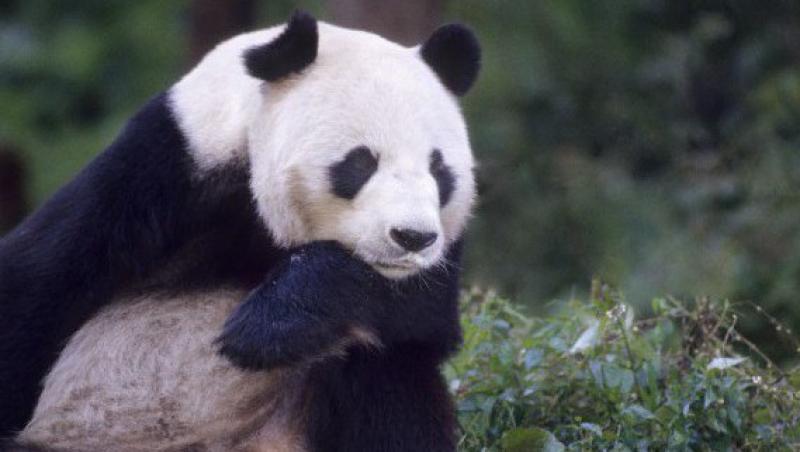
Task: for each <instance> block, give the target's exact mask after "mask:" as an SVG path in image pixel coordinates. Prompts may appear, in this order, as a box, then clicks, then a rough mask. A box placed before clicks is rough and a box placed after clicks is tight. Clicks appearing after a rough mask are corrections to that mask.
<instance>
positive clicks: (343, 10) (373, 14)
mask: <svg viewBox="0 0 800 452" xmlns="http://www.w3.org/2000/svg"><path fill="white" fill-rule="evenodd" d="M444 5H445V0H392V1H385V0H328V1H327V2H326V10H327V12H328V15H329V17H330V18H331V20H332V21H333V22H334V23H335V24H337V25H341V26H344V27H351V28H358V29H361V30H367V31H371V32H373V33H377V34H379V35H381V36H383V37H385V38H387V39H389V40H392V41H395V42H399V43H401V44H405V45H416V44H419V43H421V42H423V41H424V40H425V39H426V38H427V37H428V36H429V35H430V34H431V33H432V32H433V30H434V29H436V27H437V26H438V25H440V24H441V21H442V15H443V13H444Z"/></svg>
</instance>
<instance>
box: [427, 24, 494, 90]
mask: <svg viewBox="0 0 800 452" xmlns="http://www.w3.org/2000/svg"><path fill="white" fill-rule="evenodd" d="M420 54H421V55H422V59H423V60H425V62H426V63H428V65H429V66H430V67H431V68H433V70H434V72H436V75H438V76H439V80H441V81H442V83H443V84H444V86H446V87H447V89H449V90H450V91H451V92H452V93H453V94H455V95H456V96H463V95H464V94H466V93H467V91H469V89H470V87H472V84H473V83H474V82H475V79H476V78H477V77H478V70H479V69H480V67H481V46H480V44H478V38H476V37H475V33H473V32H472V30H471V29H470V28H469V27H467V26H466V25H462V24H449V25H442V26H441V27H439V28H438V29H437V30H436V31H434V32H433V34H432V35H431V37H430V38H428V40H427V41H426V42H425V44H422V48H421V49H420Z"/></svg>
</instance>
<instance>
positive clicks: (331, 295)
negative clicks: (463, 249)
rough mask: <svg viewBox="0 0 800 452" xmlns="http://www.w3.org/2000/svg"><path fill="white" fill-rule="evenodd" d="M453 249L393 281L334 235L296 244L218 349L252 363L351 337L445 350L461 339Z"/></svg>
mask: <svg viewBox="0 0 800 452" xmlns="http://www.w3.org/2000/svg"><path fill="white" fill-rule="evenodd" d="M459 250H460V245H459V244H456V245H455V246H454V247H453V248H452V249H451V251H450V253H448V256H447V257H448V258H447V261H448V262H450V263H451V264H450V265H449V266H448V267H441V268H435V269H432V270H429V271H427V272H425V273H424V274H422V275H419V276H417V277H415V278H410V279H408V280H405V281H402V282H398V281H390V280H387V279H386V278H384V277H382V276H380V275H379V274H378V273H377V272H375V271H374V270H373V269H372V268H371V267H369V266H368V265H367V264H365V263H363V262H362V261H360V260H358V259H356V258H355V257H353V256H352V255H351V254H350V253H349V252H347V251H345V250H343V249H342V248H340V247H339V246H338V245H336V244H334V243H332V242H319V243H314V244H311V245H308V246H305V247H302V248H300V249H298V250H295V251H294V252H293V253H292V254H291V255H290V257H288V258H287V259H285V261H284V262H282V263H281V264H279V265H278V266H276V267H275V269H274V270H273V272H272V273H271V274H270V275H269V276H268V277H267V280H266V281H265V282H264V283H263V284H262V285H261V286H260V287H259V288H257V289H256V290H255V291H253V292H252V293H251V295H250V296H249V297H248V298H247V299H246V300H245V301H244V302H243V303H242V305H240V306H239V307H238V308H237V310H236V311H235V312H234V313H233V314H232V315H231V317H230V318H229V319H228V321H227V322H226V324H225V328H224V330H223V333H222V335H221V336H220V338H219V342H220V344H221V352H222V354H223V355H225V356H227V357H228V358H230V359H231V360H232V361H234V362H235V363H236V364H238V365H239V366H242V367H245V368H252V369H270V368H273V367H276V366H285V365H292V364H296V363H300V362H302V361H308V360H319V359H322V358H325V357H326V356H328V355H330V354H333V353H339V352H342V351H343V349H344V348H345V347H347V346H349V345H352V344H353V343H362V344H363V343H366V345H371V346H373V347H374V346H377V347H378V348H380V347H382V346H391V345H392V344H395V343H403V342H419V343H425V344H428V346H429V347H430V348H431V350H435V351H437V353H438V354H439V355H440V356H442V357H444V356H447V355H449V354H450V353H452V352H453V351H454V350H455V349H456V348H457V346H458V344H459V343H460V339H461V331H460V328H459V323H458V281H459V278H458V267H457V266H456V265H457V264H456V263H457V262H458V257H459V252H460V251H459Z"/></svg>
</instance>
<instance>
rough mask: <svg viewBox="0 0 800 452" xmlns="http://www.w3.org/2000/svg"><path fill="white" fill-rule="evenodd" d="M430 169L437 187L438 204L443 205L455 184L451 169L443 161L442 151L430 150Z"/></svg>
mask: <svg viewBox="0 0 800 452" xmlns="http://www.w3.org/2000/svg"><path fill="white" fill-rule="evenodd" d="M430 171H431V175H433V178H434V179H435V180H436V186H437V187H438V188H439V205H440V206H441V207H444V206H445V205H447V202H448V201H450V197H451V196H452V195H453V190H455V186H456V177H455V175H453V171H452V170H451V169H450V167H449V166H447V165H446V164H445V163H444V158H443V157H442V151H440V150H438V149H434V150H433V152H431V163H430Z"/></svg>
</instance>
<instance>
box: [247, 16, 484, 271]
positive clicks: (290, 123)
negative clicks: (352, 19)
mask: <svg viewBox="0 0 800 452" xmlns="http://www.w3.org/2000/svg"><path fill="white" fill-rule="evenodd" d="M243 60H244V63H245V65H246V68H247V71H248V73H249V74H250V75H252V76H253V77H256V78H258V79H260V80H262V81H263V82H264V83H263V84H262V85H261V88H260V90H259V93H260V103H261V106H260V109H259V111H258V113H257V114H255V115H254V116H253V118H254V121H253V122H252V123H251V124H250V126H249V132H248V146H247V148H248V153H249V157H250V163H251V171H252V173H251V181H252V182H251V187H252V190H253V194H254V195H255V197H256V202H257V205H258V209H259V213H260V215H261V217H262V218H263V220H264V221H265V222H266V224H267V226H268V228H269V230H270V231H271V233H272V234H273V237H274V238H275V240H276V242H278V244H280V245H283V246H293V245H300V244H303V243H307V242H310V241H314V240H336V241H338V242H340V243H342V244H343V245H344V246H346V247H348V248H350V249H351V250H352V251H353V252H354V253H355V254H356V255H357V256H359V257H360V258H362V259H363V260H365V261H366V262H367V263H369V264H371V265H372V266H373V267H375V268H376V269H377V270H378V271H380V272H381V273H382V274H384V275H386V276H389V277H395V278H399V277H404V276H408V275H411V274H414V273H416V272H418V271H420V270H422V269H424V268H427V267H430V266H432V265H435V264H437V263H440V262H441V260H442V259H443V254H444V250H445V249H446V247H447V245H448V244H449V243H451V242H452V241H453V240H455V239H457V238H458V237H459V236H460V234H461V232H462V229H463V227H464V225H465V222H466V220H467V217H468V216H469V212H470V208H471V206H472V203H473V198H474V180H473V159H472V153H471V150H470V145H469V140H468V137H467V131H466V127H465V123H464V119H463V117H462V115H461V113H460V111H459V107H458V104H457V102H456V98H455V96H454V95H461V94H464V93H465V92H466V91H467V90H468V89H469V87H470V85H471V84H472V82H473V81H474V79H475V77H476V75H477V71H478V64H479V48H478V45H477V41H476V39H475V37H474V36H473V34H472V33H471V32H470V31H469V30H468V29H467V28H465V27H463V26H460V25H450V26H445V27H442V28H440V29H439V30H437V31H436V32H435V33H434V34H433V35H432V36H431V38H430V39H428V41H427V42H425V43H424V44H422V45H421V46H420V47H415V48H405V47H401V46H399V45H397V44H394V43H391V42H389V41H386V40H384V39H382V38H380V37H378V36H376V35H373V34H370V33H365V32H359V31H354V30H347V29H343V28H339V27H334V26H331V25H327V24H317V22H316V21H315V20H314V19H313V18H312V17H311V16H308V15H306V14H303V13H298V14H295V15H294V16H293V17H292V19H291V20H290V21H289V23H288V24H287V26H286V28H285V29H284V30H283V31H282V33H281V34H280V35H279V36H278V37H276V38H275V39H273V40H271V41H269V42H265V43H264V44H263V45H259V46H255V47H252V48H250V49H248V50H247V51H246V52H245V54H244V58H243Z"/></svg>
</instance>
